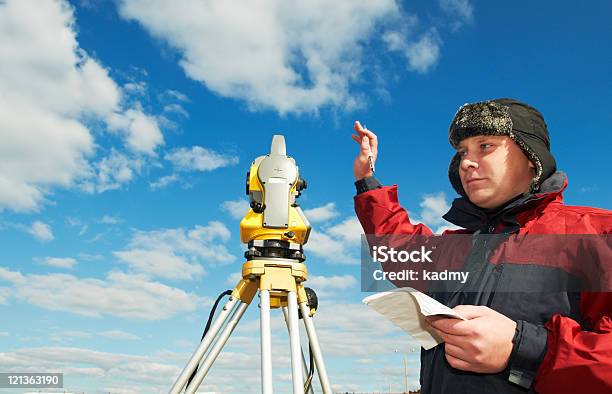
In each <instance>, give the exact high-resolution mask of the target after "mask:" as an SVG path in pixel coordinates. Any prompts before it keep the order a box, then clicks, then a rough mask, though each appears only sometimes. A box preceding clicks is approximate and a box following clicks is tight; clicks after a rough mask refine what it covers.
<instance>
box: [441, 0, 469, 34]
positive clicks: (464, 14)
mask: <svg viewBox="0 0 612 394" xmlns="http://www.w3.org/2000/svg"><path fill="white" fill-rule="evenodd" d="M439 2H440V8H442V11H444V12H445V13H446V14H447V15H448V16H449V17H450V18H452V19H453V20H454V21H453V24H452V27H453V30H456V29H458V28H459V27H461V26H462V25H463V24H464V23H469V22H472V21H473V20H474V7H473V6H472V4H470V1H469V0H439Z"/></svg>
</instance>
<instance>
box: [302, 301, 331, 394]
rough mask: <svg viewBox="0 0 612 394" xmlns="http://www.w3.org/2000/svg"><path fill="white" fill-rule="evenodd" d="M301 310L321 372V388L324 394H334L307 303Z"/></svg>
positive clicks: (303, 303) (316, 363) (316, 362)
mask: <svg viewBox="0 0 612 394" xmlns="http://www.w3.org/2000/svg"><path fill="white" fill-rule="evenodd" d="M300 310H301V311H302V318H303V319H304V325H305V326H306V333H308V340H309V341H310V347H311V349H312V355H313V357H314V360H315V365H316V366H317V371H318V372H319V380H320V381H321V387H322V388H323V393H324V394H332V389H331V385H330V384H329V378H328V377H327V370H326V369H325V363H324V362H323V354H322V353H321V348H320V347H319V339H318V338H317V333H316V331H315V328H314V324H313V323H312V318H311V317H310V309H309V308H308V303H307V302H302V303H301V304H300Z"/></svg>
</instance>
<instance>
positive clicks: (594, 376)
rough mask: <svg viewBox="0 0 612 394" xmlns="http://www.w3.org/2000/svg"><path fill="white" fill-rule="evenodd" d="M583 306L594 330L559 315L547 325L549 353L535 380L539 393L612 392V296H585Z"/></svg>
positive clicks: (584, 312)
mask: <svg viewBox="0 0 612 394" xmlns="http://www.w3.org/2000/svg"><path fill="white" fill-rule="evenodd" d="M580 303H581V310H582V316H583V320H584V321H585V322H586V323H587V324H589V323H593V324H592V329H591V330H585V329H582V327H581V326H580V325H579V324H578V323H577V322H576V321H574V320H573V319H571V318H568V317H564V316H561V315H558V314H557V315H554V316H553V317H552V318H551V319H550V320H549V321H548V323H547V324H546V325H545V328H546V329H547V331H548V337H547V351H546V355H545V356H544V360H543V361H542V363H541V365H540V367H539V369H538V372H537V375H536V378H535V389H536V391H537V392H538V393H541V394H546V393H579V392H580V393H612V293H609V292H608V293H603V292H601V293H582V294H581V302H580ZM589 325H590V324H589Z"/></svg>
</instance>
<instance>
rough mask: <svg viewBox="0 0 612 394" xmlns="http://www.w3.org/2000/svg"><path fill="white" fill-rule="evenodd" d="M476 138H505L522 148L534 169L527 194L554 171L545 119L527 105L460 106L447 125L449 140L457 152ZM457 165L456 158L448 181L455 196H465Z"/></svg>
mask: <svg viewBox="0 0 612 394" xmlns="http://www.w3.org/2000/svg"><path fill="white" fill-rule="evenodd" d="M477 135H506V136H508V137H510V138H511V139H512V140H513V141H514V142H515V143H516V144H517V145H518V146H519V147H520V148H521V150H522V151H523V152H524V153H525V155H526V156H527V158H528V159H529V160H530V161H531V162H532V163H533V165H534V166H535V176H534V177H533V180H532V182H531V186H530V188H529V192H532V193H533V192H537V191H538V189H539V187H540V184H541V183H542V181H544V180H545V179H546V178H548V177H549V176H550V175H552V174H553V173H554V172H555V171H556V169H557V165H556V163H555V158H554V157H553V156H552V154H551V153H550V138H549V136H548V129H547V127H546V122H544V117H543V116H542V114H541V113H540V111H538V110H537V109H535V108H533V107H532V106H530V105H528V104H525V103H522V102H520V101H518V100H514V99H509V98H501V99H495V100H489V101H482V102H477V103H471V104H464V105H462V106H461V107H460V108H459V110H458V111H457V114H456V115H455V117H454V118H453V121H452V123H451V125H450V128H449V130H448V140H449V142H450V144H451V145H452V146H453V147H454V148H455V149H456V148H458V146H459V143H460V142H461V141H462V140H464V139H465V138H468V137H473V136H477ZM460 162H461V158H460V156H459V154H455V156H454V157H453V158H452V160H451V163H450V166H449V169H448V177H449V179H450V182H451V184H452V185H453V188H455V190H456V191H457V193H459V194H461V195H462V196H466V193H465V190H463V186H462V185H461V179H460V178H459V164H460Z"/></svg>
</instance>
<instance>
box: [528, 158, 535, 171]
mask: <svg viewBox="0 0 612 394" xmlns="http://www.w3.org/2000/svg"><path fill="white" fill-rule="evenodd" d="M529 168H531V169H532V170H535V164H533V162H532V161H531V160H529Z"/></svg>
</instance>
